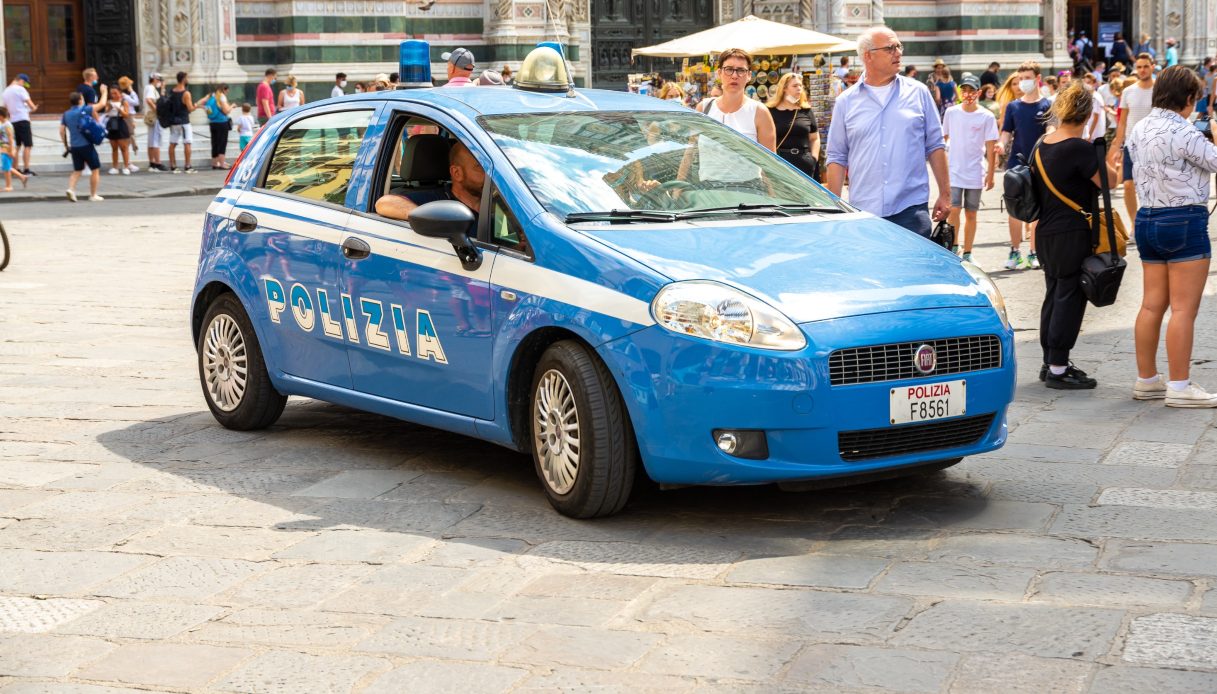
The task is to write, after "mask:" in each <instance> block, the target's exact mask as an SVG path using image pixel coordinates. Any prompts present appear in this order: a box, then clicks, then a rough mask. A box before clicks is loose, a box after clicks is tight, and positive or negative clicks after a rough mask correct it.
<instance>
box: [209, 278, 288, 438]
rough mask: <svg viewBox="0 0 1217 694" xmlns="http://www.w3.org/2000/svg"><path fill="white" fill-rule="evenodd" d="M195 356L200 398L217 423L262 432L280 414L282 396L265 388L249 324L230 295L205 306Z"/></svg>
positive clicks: (259, 354)
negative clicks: (201, 396) (204, 401)
mask: <svg viewBox="0 0 1217 694" xmlns="http://www.w3.org/2000/svg"><path fill="white" fill-rule="evenodd" d="M198 356H199V380H200V381H201V382H202V385H203V397H204V398H206V400H207V407H208V408H209V409H210V410H211V414H212V415H214V416H215V418H216V421H218V422H219V423H220V424H222V425H223V426H225V427H226V428H228V429H237V430H240V431H248V430H251V429H264V428H266V427H268V426H270V425H271V424H274V423H275V420H277V419H279V415H281V414H283V407H284V406H285V405H286V404H287V396H285V395H282V394H280V393H279V391H277V390H275V387H274V386H273V385H271V382H270V376H269V375H268V374H267V373H266V362H265V361H264V360H263V358H262V350H261V348H260V347H259V346H258V336H257V335H256V334H254V328H253V324H252V323H250V321H249V316H248V315H246V313H245V309H244V308H243V307H242V306H241V302H240V301H238V300H237V298H236V297H235V296H233V295H232V294H221V295H220V296H219V297H218V298H216V300H215V301H213V302H212V304H211V306H210V307H208V309H207V315H206V316H205V317H204V318H203V330H202V332H201V333H200V334H199V344H198Z"/></svg>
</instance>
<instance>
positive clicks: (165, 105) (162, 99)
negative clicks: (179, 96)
mask: <svg viewBox="0 0 1217 694" xmlns="http://www.w3.org/2000/svg"><path fill="white" fill-rule="evenodd" d="M169 94H170V92H164V93H163V94H161V95H160V96H159V97H157V99H156V122H157V123H159V124H160V126H161V127H162V128H168V127H169V126H170V125H173V113H172V110H173V99H172V98H170V96H169Z"/></svg>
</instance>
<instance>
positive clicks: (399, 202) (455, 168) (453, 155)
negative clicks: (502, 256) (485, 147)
mask: <svg viewBox="0 0 1217 694" xmlns="http://www.w3.org/2000/svg"><path fill="white" fill-rule="evenodd" d="M448 173H449V175H450V176H451V177H452V183H451V184H450V185H447V186H445V187H444V190H443V193H442V195H443V197H442V198H440V199H444V200H460V201H461V202H463V203H465V205H466V206H467V207H468V208H469V209H470V210H473V214H474V216H475V217H476V216H477V214H478V211H479V210H480V209H481V206H482V187H483V185H484V184H485V182H486V171H485V170H484V169H483V168H482V165H481V164H479V163H478V160H477V159H476V158H475V157H474V156H473V153H472V152H470V151H469V148H468V147H466V146H465V145H464V143H461V142H459V141H458V142H457V143H455V144H454V145H452V149H451V150H449V152H448ZM427 202H430V201H427ZM420 204H422V203H419V202H416V201H414V200H411V199H410V198H409V197H407V196H406V195H400V194H397V193H388V194H386V195H382V196H381V197H380V199H379V200H377V201H376V213H377V214H379V215H381V216H384V217H389V218H392V219H404V220H407V221H409V219H410V212H412V211H413V210H414V209H415V208H417V207H418V206H419V205H420Z"/></svg>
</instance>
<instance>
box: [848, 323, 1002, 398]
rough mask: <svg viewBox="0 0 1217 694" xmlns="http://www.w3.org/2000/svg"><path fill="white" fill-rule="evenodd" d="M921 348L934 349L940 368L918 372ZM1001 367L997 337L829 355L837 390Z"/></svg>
mask: <svg viewBox="0 0 1217 694" xmlns="http://www.w3.org/2000/svg"><path fill="white" fill-rule="evenodd" d="M921 345H932V346H933V347H934V351H935V352H936V353H937V355H938V364H937V365H936V366H935V367H934V370H933V371H931V372H930V373H928V374H923V373H921V372H920V371H918V370H917V367H916V365H915V364H914V363H913V353H914V352H915V351H917V348H918V347H920V346H921ZM1000 366H1001V340H998V339H997V336H996V335H974V336H972V337H950V338H946V339H942V340H923V341H920V342H897V343H894V344H890V345H872V346H870V347H851V348H849V349H839V350H837V351H835V352H833V353H832V354H830V355H828V375H829V379H830V382H831V383H832V385H834V386H848V385H852V384H855V383H876V382H879V381H899V380H903V379H906V378H925V377H927V376H945V375H947V374H961V373H967V372H969V371H981V370H983V369H996V368H999V367H1000Z"/></svg>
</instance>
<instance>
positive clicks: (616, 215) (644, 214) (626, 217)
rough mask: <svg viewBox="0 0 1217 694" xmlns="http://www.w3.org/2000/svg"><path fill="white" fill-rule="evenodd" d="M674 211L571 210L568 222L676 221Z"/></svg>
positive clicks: (567, 218) (567, 217)
mask: <svg viewBox="0 0 1217 694" xmlns="http://www.w3.org/2000/svg"><path fill="white" fill-rule="evenodd" d="M676 219H677V217H676V215H675V214H674V213H672V212H661V211H659V210H605V211H601V212H571V213H570V214H568V215H566V220H565V221H566V223H567V224H571V223H572V222H614V223H617V222H675V221H676Z"/></svg>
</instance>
